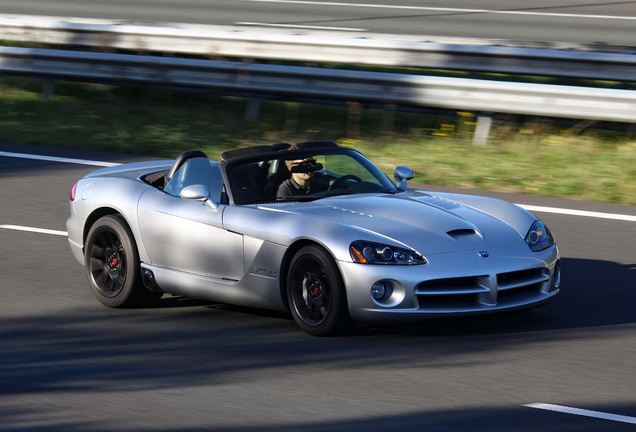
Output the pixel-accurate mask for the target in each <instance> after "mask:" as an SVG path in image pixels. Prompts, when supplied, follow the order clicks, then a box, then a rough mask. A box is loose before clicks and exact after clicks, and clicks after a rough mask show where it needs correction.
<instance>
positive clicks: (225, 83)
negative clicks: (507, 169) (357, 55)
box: [0, 47, 636, 122]
mask: <svg viewBox="0 0 636 432" xmlns="http://www.w3.org/2000/svg"><path fill="white" fill-rule="evenodd" d="M0 73H2V74H12V75H27V76H35V77H42V78H50V79H60V80H76V81H85V82H101V83H109V84H115V85H122V84H136V85H154V86H169V87H175V88H178V87H181V88H197V89H204V90H210V91H219V92H227V93H241V94H250V95H254V96H258V95H260V96H263V97H271V98H308V99H321V100H325V99H331V100H340V101H352V102H353V101H356V102H362V103H379V104H396V105H411V106H427V107H436V108H450V109H460V110H472V111H477V112H492V113H513V114H530V115H538V116H547V117H569V118H580V119H590V120H609V121H621V122H636V92H635V91H630V90H613V89H599V88H584V87H571V86H557V85H542V84H526V83H515V82H498V81H485V80H475V79H460V78H445V77H429V76H414V75H401V74H390V73H377V72H359V71H350V70H334V69H324V68H309V67H295V66H277V65H266V64H257V63H237V62H225V61H213V60H197V59H183V58H166V57H153V56H138V55H125V54H107V53H95V52H81V51H63V50H46V49H28V48H10V47H0Z"/></svg>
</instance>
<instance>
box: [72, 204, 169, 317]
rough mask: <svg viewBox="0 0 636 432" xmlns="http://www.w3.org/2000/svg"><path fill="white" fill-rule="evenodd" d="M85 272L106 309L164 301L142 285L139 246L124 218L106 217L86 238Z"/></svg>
mask: <svg viewBox="0 0 636 432" xmlns="http://www.w3.org/2000/svg"><path fill="white" fill-rule="evenodd" d="M84 268H85V269H86V276H87V277H88V283H89V285H90V287H91V290H92V291H93V294H94V295H95V297H96V298H97V300H99V302H100V303H101V304H103V305H105V306H108V307H112V308H119V307H130V306H143V305H145V304H148V303H150V302H152V301H155V300H158V299H159V298H160V297H161V293H160V292H154V291H150V290H149V289H147V288H146V287H144V286H143V285H142V283H141V276H140V263H139V253H138V251H137V245H136V244H135V240H134V238H133V236H132V233H131V232H130V229H129V228H128V225H127V224H126V222H125V221H124V219H123V218H122V217H121V216H116V215H108V216H104V217H101V218H100V219H98V220H97V221H96V222H95V223H94V224H93V226H92V227H91V229H90V231H89V232H88V236H87V237H86V245H85V247H84Z"/></svg>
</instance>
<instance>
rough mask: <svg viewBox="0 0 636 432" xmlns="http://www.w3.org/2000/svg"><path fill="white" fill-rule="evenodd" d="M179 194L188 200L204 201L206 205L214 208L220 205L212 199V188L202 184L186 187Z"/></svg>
mask: <svg viewBox="0 0 636 432" xmlns="http://www.w3.org/2000/svg"><path fill="white" fill-rule="evenodd" d="M179 196H180V197H181V198H183V199H186V200H195V201H203V202H204V203H205V205H206V206H207V207H208V208H210V209H212V210H215V209H216V208H217V207H218V206H219V205H218V204H217V203H215V202H214V201H212V200H211V199H210V189H208V188H207V187H206V186H203V185H201V184H195V185H190V186H186V187H184V188H183V189H182V190H181V193H180V194H179Z"/></svg>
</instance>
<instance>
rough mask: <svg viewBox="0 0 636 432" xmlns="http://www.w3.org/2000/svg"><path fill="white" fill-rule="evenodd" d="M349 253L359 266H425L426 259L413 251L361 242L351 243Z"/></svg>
mask: <svg viewBox="0 0 636 432" xmlns="http://www.w3.org/2000/svg"><path fill="white" fill-rule="evenodd" d="M349 253H350V254H351V258H352V259H353V262H357V263H360V264H401V265H415V264H426V258H424V257H423V256H422V255H420V254H418V253H417V252H415V251H414V250H410V249H404V248H399V247H395V246H389V245H385V244H380V243H373V242H366V241H362V240H358V241H354V242H353V243H351V246H349Z"/></svg>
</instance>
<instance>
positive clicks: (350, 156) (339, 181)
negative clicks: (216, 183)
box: [228, 151, 397, 204]
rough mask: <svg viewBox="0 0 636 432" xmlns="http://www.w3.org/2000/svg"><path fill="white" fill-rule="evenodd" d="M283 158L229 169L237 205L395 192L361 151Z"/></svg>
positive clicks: (286, 156) (286, 154)
mask: <svg viewBox="0 0 636 432" xmlns="http://www.w3.org/2000/svg"><path fill="white" fill-rule="evenodd" d="M281 153H282V154H281V158H279V159H268V160H257V161H254V160H251V161H249V162H245V163H235V164H233V165H231V166H230V167H228V177H229V182H230V188H231V191H232V195H233V198H234V202H235V204H254V203H266V202H267V203H269V202H288V201H308V200H315V199H320V198H324V197H330V196H335V195H345V194H361V193H396V192H397V189H396V188H395V185H394V184H393V182H391V180H390V179H389V178H388V177H387V176H386V175H385V174H384V173H383V172H382V171H381V170H380V169H379V168H378V167H377V166H375V165H374V164H373V163H372V162H371V161H369V160H368V159H367V158H365V157H364V156H363V155H361V154H360V153H358V152H355V151H351V152H349V151H347V152H342V151H340V152H331V153H318V154H313V153H312V154H308V153H307V152H302V153H301V152H299V153H298V156H297V158H293V156H296V154H294V153H293V151H289V152H284V153H283V152H281Z"/></svg>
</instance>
